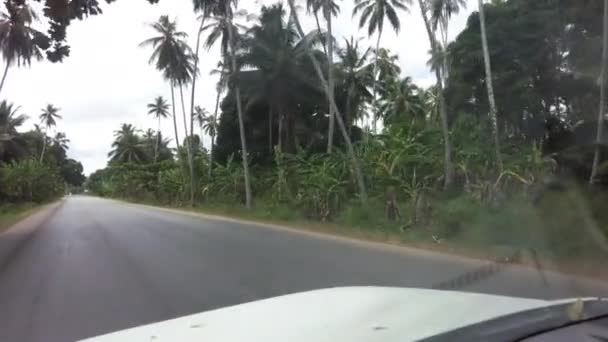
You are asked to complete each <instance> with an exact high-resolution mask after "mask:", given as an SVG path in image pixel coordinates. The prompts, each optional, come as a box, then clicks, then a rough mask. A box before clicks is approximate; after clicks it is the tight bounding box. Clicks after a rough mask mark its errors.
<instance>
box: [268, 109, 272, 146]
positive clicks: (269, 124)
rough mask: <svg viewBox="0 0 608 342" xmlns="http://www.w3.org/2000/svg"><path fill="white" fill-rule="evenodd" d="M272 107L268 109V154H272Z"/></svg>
mask: <svg viewBox="0 0 608 342" xmlns="http://www.w3.org/2000/svg"><path fill="white" fill-rule="evenodd" d="M272 150H273V146H272V106H269V109H268V152H269V153H270V154H272Z"/></svg>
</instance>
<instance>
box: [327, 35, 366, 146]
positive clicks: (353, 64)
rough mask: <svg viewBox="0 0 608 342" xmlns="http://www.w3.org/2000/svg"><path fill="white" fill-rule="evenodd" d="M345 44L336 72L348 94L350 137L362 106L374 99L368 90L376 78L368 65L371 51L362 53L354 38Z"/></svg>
mask: <svg viewBox="0 0 608 342" xmlns="http://www.w3.org/2000/svg"><path fill="white" fill-rule="evenodd" d="M344 43H345V44H344V48H343V49H340V50H339V51H338V56H339V57H340V63H339V64H338V67H337V68H336V70H337V73H338V79H339V82H340V88H342V89H343V91H345V92H346V107H345V110H344V121H346V125H347V126H348V133H349V135H350V132H351V127H352V125H353V123H354V122H355V121H356V120H357V119H359V118H360V117H359V115H360V113H361V111H360V108H361V106H362V105H363V104H364V102H365V101H367V100H369V99H371V97H372V95H371V94H370V93H369V91H368V88H371V87H372V86H373V83H374V79H373V78H374V77H373V74H372V69H373V66H372V65H370V64H368V58H369V55H370V52H371V50H370V49H369V48H368V49H367V50H365V51H364V52H361V50H360V48H359V41H358V40H355V38H354V37H351V38H350V40H347V39H344Z"/></svg>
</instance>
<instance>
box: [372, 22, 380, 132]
mask: <svg viewBox="0 0 608 342" xmlns="http://www.w3.org/2000/svg"><path fill="white" fill-rule="evenodd" d="M381 38H382V31H378V40H377V41H376V56H375V57H374V58H375V61H374V85H373V96H374V99H373V100H372V101H373V102H374V105H373V107H374V110H373V113H372V115H373V116H374V117H373V119H372V130H373V132H374V134H375V133H378V126H377V125H378V81H379V79H378V78H379V76H378V53H379V50H380V39H381Z"/></svg>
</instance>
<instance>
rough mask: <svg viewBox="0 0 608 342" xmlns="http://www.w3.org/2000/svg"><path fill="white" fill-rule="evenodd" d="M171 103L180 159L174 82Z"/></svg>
mask: <svg viewBox="0 0 608 342" xmlns="http://www.w3.org/2000/svg"><path fill="white" fill-rule="evenodd" d="M171 103H172V106H171V108H172V110H173V129H174V130H175V144H176V145H177V156H178V158H179V145H180V144H179V135H178V133H177V116H176V115H175V89H174V88H173V82H171Z"/></svg>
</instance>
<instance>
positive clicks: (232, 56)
mask: <svg viewBox="0 0 608 342" xmlns="http://www.w3.org/2000/svg"><path fill="white" fill-rule="evenodd" d="M225 3H226V5H225V6H226V16H227V19H228V40H229V44H230V60H231V64H232V68H231V69H232V70H231V72H232V75H233V76H234V75H237V70H236V56H235V51H234V50H235V45H236V44H235V41H234V32H232V8H231V7H230V5H231V3H232V2H231V1H226V2H225ZM294 14H295V13H294ZM233 81H234V80H233ZM234 92H235V97H236V110H237V114H238V116H239V132H240V136H241V155H242V159H243V172H244V176H245V206H246V207H247V209H251V206H252V199H251V185H250V184H249V161H248V160H247V157H248V154H247V142H246V141H245V122H244V120H243V104H242V103H241V90H240V88H239V85H238V82H236V81H235V85H234Z"/></svg>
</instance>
